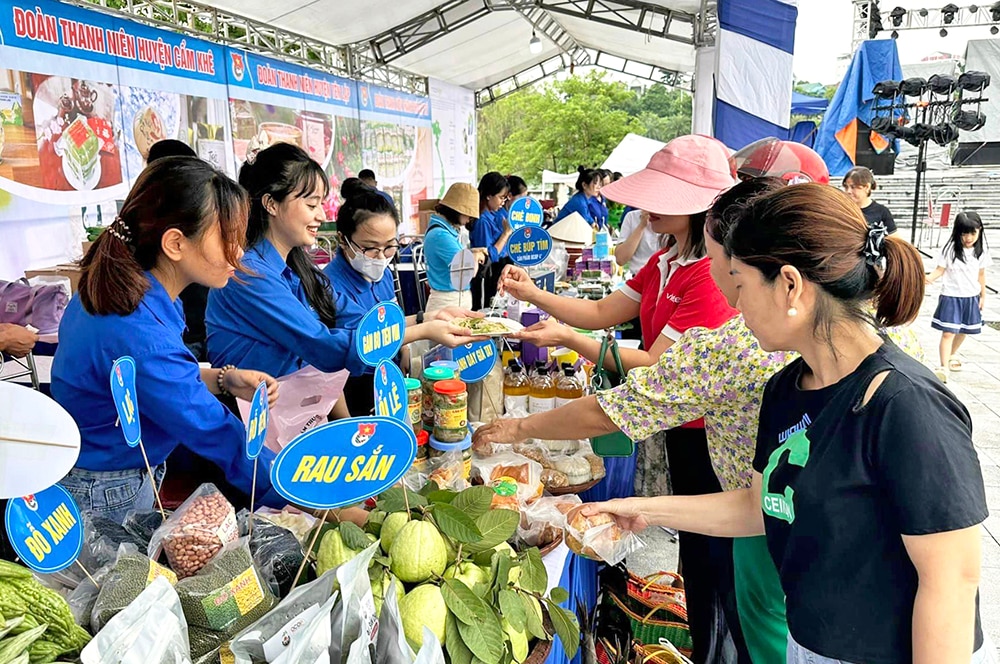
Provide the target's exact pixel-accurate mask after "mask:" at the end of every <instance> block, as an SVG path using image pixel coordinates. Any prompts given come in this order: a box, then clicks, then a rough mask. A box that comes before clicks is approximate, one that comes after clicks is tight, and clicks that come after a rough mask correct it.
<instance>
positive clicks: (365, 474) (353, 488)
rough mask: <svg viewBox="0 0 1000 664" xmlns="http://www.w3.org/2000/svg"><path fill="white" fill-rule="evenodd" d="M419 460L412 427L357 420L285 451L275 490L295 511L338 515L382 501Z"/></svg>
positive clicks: (275, 469)
mask: <svg viewBox="0 0 1000 664" xmlns="http://www.w3.org/2000/svg"><path fill="white" fill-rule="evenodd" d="M416 454H417V437H416V436H415V435H414V433H413V428H412V427H411V426H410V424H409V423H406V424H403V422H401V421H400V420H397V419H395V418H391V417H352V418H350V419H346V420H337V421H336V422H330V423H328V424H324V425H322V426H318V427H316V428H315V429H311V430H309V431H307V432H306V433H304V434H302V435H301V436H299V437H298V438H295V439H294V440H293V441H292V442H291V443H289V444H288V446H287V447H285V449H283V450H281V452H280V453H279V454H278V456H277V457H276V458H275V460H274V464H273V465H272V466H271V485H272V486H273V487H274V490H275V491H277V492H278V494H279V495H280V496H282V497H283V498H285V500H288V501H289V502H291V503H293V504H295V505H302V506H304V507H311V508H313V509H320V510H325V509H333V508H335V507H343V506H345V505H353V504H355V503H359V502H361V501H363V500H367V499H368V498H371V497H372V496H377V495H378V494H380V493H382V492H383V491H385V490H386V489H388V488H390V487H392V486H393V485H394V484H396V482H398V481H399V480H400V479H401V478H402V477H403V475H404V474H405V473H406V471H407V470H409V469H410V466H411V465H412V464H413V459H414V457H415V456H416Z"/></svg>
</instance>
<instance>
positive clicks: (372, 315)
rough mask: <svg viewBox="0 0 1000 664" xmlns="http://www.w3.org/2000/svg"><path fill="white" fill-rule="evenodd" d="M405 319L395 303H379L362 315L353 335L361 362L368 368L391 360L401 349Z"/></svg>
mask: <svg viewBox="0 0 1000 664" xmlns="http://www.w3.org/2000/svg"><path fill="white" fill-rule="evenodd" d="M405 327H406V317H405V316H404V315H403V310H402V309H400V308H399V305H398V304H396V303H395V302H379V303H378V304H376V305H375V306H374V307H372V309H371V311H369V312H368V313H367V314H365V315H364V317H363V318H362V319H361V322H360V323H359V324H358V328H357V331H355V333H354V339H355V345H356V347H357V351H358V355H359V356H360V357H361V361H362V362H364V363H365V364H367V365H368V366H370V367H375V366H378V363H379V362H381V361H382V360H391V359H392V358H394V357H395V356H396V353H398V352H399V349H400V348H402V347H403V331H404V329H405Z"/></svg>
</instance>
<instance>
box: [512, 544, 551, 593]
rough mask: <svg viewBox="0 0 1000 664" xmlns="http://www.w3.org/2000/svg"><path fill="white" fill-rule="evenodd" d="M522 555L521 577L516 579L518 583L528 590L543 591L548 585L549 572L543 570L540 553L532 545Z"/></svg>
mask: <svg viewBox="0 0 1000 664" xmlns="http://www.w3.org/2000/svg"><path fill="white" fill-rule="evenodd" d="M522 555H523V556H524V560H523V561H522V562H521V578H520V579H518V584H519V585H520V586H521V587H522V588H524V589H525V590H527V591H528V592H532V593H544V592H545V588H546V587H547V586H548V585H549V573H548V572H547V571H546V570H545V563H543V562H542V555H541V553H539V551H538V549H536V548H534V547H532V548H530V549H528V550H527V551H525V552H524V553H523V554H522Z"/></svg>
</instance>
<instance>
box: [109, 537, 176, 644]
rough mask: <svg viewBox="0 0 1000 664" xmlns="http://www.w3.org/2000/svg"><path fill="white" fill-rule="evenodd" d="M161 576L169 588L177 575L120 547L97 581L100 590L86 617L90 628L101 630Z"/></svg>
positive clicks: (127, 546)
mask: <svg viewBox="0 0 1000 664" xmlns="http://www.w3.org/2000/svg"><path fill="white" fill-rule="evenodd" d="M161 576H162V577H163V578H165V579H166V580H167V581H168V582H169V583H170V585H174V584H176V583H177V576H176V575H175V574H174V573H173V572H172V571H170V570H169V569H167V568H166V567H163V566H162V565H160V564H158V563H155V562H153V561H152V560H150V559H149V558H147V557H146V556H145V555H143V554H142V553H140V552H139V549H137V548H136V547H135V546H134V545H131V544H123V545H121V547H120V548H119V550H118V557H117V558H116V559H115V564H114V566H113V567H112V568H111V569H110V570H109V571H108V572H107V573H106V574H105V576H104V579H103V580H101V581H99V583H100V584H101V590H100V592H99V593H98V595H97V599H96V601H95V603H94V608H93V611H92V612H91V615H90V626H91V629H93V630H94V631H99V630H101V629H103V628H104V626H105V625H106V624H107V623H108V621H109V620H111V619H112V618H113V617H115V616H116V615H117V614H118V613H119V612H121V611H123V610H124V609H125V608H126V607H127V606H129V605H130V604H131V603H132V602H134V601H135V599H136V598H137V597H139V595H140V594H142V591H144V590H145V589H146V588H147V587H148V586H149V585H150V584H151V583H152V582H153V581H155V580H156V579H157V578H159V577H161Z"/></svg>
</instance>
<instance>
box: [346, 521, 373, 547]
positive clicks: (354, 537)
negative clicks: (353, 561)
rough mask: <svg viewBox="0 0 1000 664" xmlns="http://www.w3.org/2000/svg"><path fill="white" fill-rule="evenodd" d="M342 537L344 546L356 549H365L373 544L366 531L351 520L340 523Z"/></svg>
mask: <svg viewBox="0 0 1000 664" xmlns="http://www.w3.org/2000/svg"><path fill="white" fill-rule="evenodd" d="M340 537H341V539H343V540H344V546H346V547H347V548H348V549H354V550H355V551H364V550H365V549H367V548H368V545H369V544H371V542H369V541H368V537H367V536H366V535H365V531H363V530H361V528H360V527H359V526H358V525H357V524H354V523H351V522H350V521H342V522H341V523H340Z"/></svg>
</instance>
